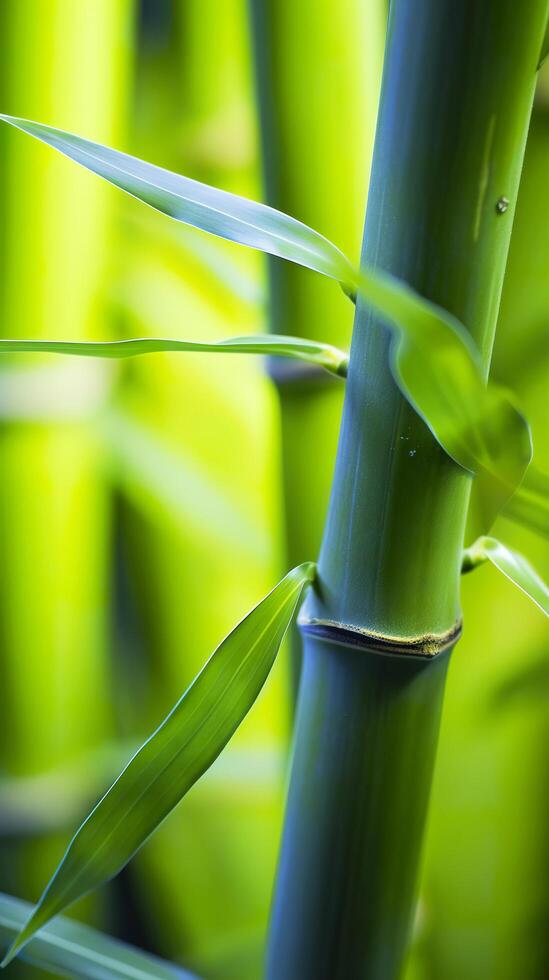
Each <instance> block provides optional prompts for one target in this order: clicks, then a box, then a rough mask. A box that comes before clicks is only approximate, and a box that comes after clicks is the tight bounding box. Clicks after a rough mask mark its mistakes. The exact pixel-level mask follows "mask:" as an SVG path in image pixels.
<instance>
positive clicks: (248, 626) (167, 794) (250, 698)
mask: <svg viewBox="0 0 549 980" xmlns="http://www.w3.org/2000/svg"><path fill="white" fill-rule="evenodd" d="M314 574H315V566H314V564H312V563H310V562H309V563H306V564H304V565H299V566H298V567H297V568H294V569H293V570H292V571H291V572H289V573H288V574H287V575H286V576H285V577H284V578H283V579H282V581H281V582H279V584H278V585H277V586H276V587H275V588H274V589H273V591H272V592H270V593H269V595H267V596H266V597H265V598H264V599H263V600H262V601H261V602H260V603H259V604H258V605H257V606H256V607H255V608H254V609H253V610H252V611H251V612H250V613H248V615H247V616H246V617H245V618H244V619H243V620H242V621H241V622H240V623H239V624H238V626H236V627H235V629H234V630H233V631H232V632H231V633H229V635H228V636H227V637H226V638H225V639H224V640H223V642H222V643H221V644H220V645H219V646H218V648H217V649H216V650H215V652H214V653H213V654H212V656H211V657H210V659H209V660H208V662H207V663H206V665H205V666H204V667H203V669H202V670H201V672H200V673H199V674H198V676H197V677H196V678H195V679H194V681H193V682H192V684H191V686H190V687H189V688H188V690H187V691H186V692H185V694H184V695H183V697H182V698H181V699H180V700H179V701H178V702H177V704H176V705H175V707H174V708H173V710H172V711H171V712H170V714H169V715H168V716H167V718H165V720H164V721H163V722H162V724H161V725H160V727H159V728H158V729H157V730H156V731H155V732H154V734H153V735H152V736H151V737H150V738H149V739H148V740H147V741H146V742H145V743H144V744H143V745H142V746H141V748H140V749H139V751H138V752H137V753H136V755H134V757H133V759H131V761H130V762H129V764H128V765H127V766H126V768H125V769H124V770H123V772H122V773H121V774H120V776H119V777H118V779H117V780H116V782H114V783H113V785H112V786H111V788H110V789H109V790H108V792H107V793H106V794H105V796H104V797H103V799H102V800H100V802H99V803H98V804H97V806H96V807H95V809H94V810H92V812H91V813H90V815H89V817H88V818H87V819H86V820H85V821H84V823H83V824H82V826H81V827H80V829H79V830H78V831H77V833H76V834H75V836H74V838H73V839H72V841H71V843H70V844H69V847H68V849H67V852H66V854H65V856H64V858H63V860H62V861H61V864H60V865H59V867H58V869H57V871H56V872H55V874H54V876H53V878H52V879H51V881H50V883H49V884H48V886H47V888H46V890H45V892H44V894H43V895H42V898H41V899H40V902H39V903H38V905H37V906H36V908H35V910H34V912H33V914H32V915H31V917H30V919H29V921H28V922H27V924H26V925H25V926H24V928H23V929H22V931H21V932H20V933H19V936H18V937H17V939H16V940H15V942H14V943H13V945H12V946H11V948H10V950H9V952H8V954H7V956H6V957H5V959H4V964H3V965H6V964H7V963H9V962H10V961H11V959H13V957H14V956H15V955H17V953H18V952H19V950H20V949H21V948H22V947H23V945H24V944H25V943H26V942H28V940H29V939H30V938H31V937H32V936H33V935H34V934H35V932H36V931H37V930H38V929H40V928H41V927H42V926H44V925H45V924H46V923H47V922H49V920H50V919H51V918H52V917H53V916H54V915H57V914H58V913H59V912H62V911H63V909H65V908H66V907H67V905H70V904H71V903H72V902H74V901H75V900H76V899H77V898H80V896H82V895H84V894H86V893H87V892H89V891H91V889H93V888H97V887H98V886H99V885H101V884H103V883H104V882H106V881H108V880H109V879H110V878H112V877H113V876H114V875H116V874H118V872H119V871H120V870H121V869H122V868H123V867H124V866H125V865H126V864H127V862H128V861H129V860H130V858H131V857H132V856H133V854H135V852H136V851H137V850H138V848H140V847H141V845H142V844H143V843H144V842H145V841H146V840H147V838H148V837H149V836H150V834H152V833H153V831H154V830H156V828H157V827H158V826H159V824H160V823H162V821H163V820H164V818H165V817H166V816H167V815H168V814H169V813H170V811H171V810H173V808H174V807H175V806H176V804H177V803H179V801H180V800H181V798H182V797H183V796H184V795H185V793H186V792H187V791H188V790H189V789H190V788H191V786H193V785H194V783H195V782H196V781H197V779H199V778H200V776H202V775H203V773H204V772H206V770H207V769H208V768H209V767H210V766H211V764H212V762H214V760H215V759H216V758H217V756H218V755H219V753H220V752H221V750H222V749H223V747H224V746H225V745H226V744H227V742H228V741H229V739H230V738H231V736H232V735H233V734H234V732H235V731H236V729H237V728H238V726H239V725H240V722H241V721H242V719H243V718H244V716H245V715H246V714H247V712H248V711H249V709H250V708H251V706H252V704H253V703H254V701H255V699H256V698H257V696H258V694H259V692H260V690H261V688H262V687H263V684H264V683H265V680H266V678H267V675H268V673H269V671H270V669H271V667H272V664H273V661H274V659H275V657H276V654H277V652H278V649H279V647H280V644H281V643H282V640H283V638H284V634H285V633H286V630H287V629H288V626H289V624H290V622H291V619H292V617H293V614H294V612H295V609H296V606H297V603H298V601H299V598H300V595H301V592H302V590H303V587H304V586H305V585H307V584H308V583H310V582H311V581H312V580H313V578H314Z"/></svg>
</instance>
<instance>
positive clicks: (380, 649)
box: [298, 613, 463, 660]
mask: <svg viewBox="0 0 549 980" xmlns="http://www.w3.org/2000/svg"><path fill="white" fill-rule="evenodd" d="M462 625H463V624H462V621H461V619H459V620H458V621H457V622H456V623H454V625H453V626H452V627H451V628H450V629H449V630H446V632H444V633H425V634H424V635H423V636H391V635H386V634H383V633H379V632H376V631H374V630H369V629H365V628H364V627H360V626H352V625H349V624H348V623H338V622H335V621H334V620H329V619H317V618H309V617H308V616H307V615H305V614H303V613H302V614H301V615H300V616H299V618H298V626H299V628H300V630H301V632H302V633H306V634H308V635H309V636H314V637H315V638H316V639H318V640H327V641H329V642H330V643H337V644H338V646H345V647H352V648H354V649H361V650H363V651H364V652H366V653H382V654H385V655H388V656H392V657H395V656H396V657H402V656H405V657H407V658H409V657H418V658H422V659H428V660H432V659H433V658H434V657H437V656H438V655H439V654H441V653H444V652H445V651H446V650H448V649H450V648H451V647H453V646H455V644H456V643H457V641H458V640H459V638H460V636H461V631H462Z"/></svg>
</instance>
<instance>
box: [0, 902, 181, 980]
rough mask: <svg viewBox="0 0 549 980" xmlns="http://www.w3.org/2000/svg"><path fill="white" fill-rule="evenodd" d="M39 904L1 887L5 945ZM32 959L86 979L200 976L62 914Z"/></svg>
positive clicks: (30, 951) (29, 950)
mask: <svg viewBox="0 0 549 980" xmlns="http://www.w3.org/2000/svg"><path fill="white" fill-rule="evenodd" d="M32 909H33V906H32V905H31V904H30V903H29V902H23V901H21V900H20V899H18V898H12V896H11V895H5V894H3V893H1V892H0V945H1V947H2V948H3V949H5V948H6V946H7V945H8V943H9V942H10V941H11V940H12V939H13V936H14V935H16V934H17V933H18V932H19V930H20V929H21V928H22V927H23V925H24V924H25V922H26V921H27V919H28V917H29V915H30V913H31V912H32ZM23 958H24V959H25V960H27V962H29V963H32V964H33V965H34V966H37V967H39V968H40V969H42V970H47V972H48V973H53V974H55V975H56V976H59V974H60V973H61V974H62V975H64V976H68V977H84V978H86V980H196V978H195V977H194V975H193V974H191V973H188V971H187V970H183V969H182V968H181V967H179V966H175V965H174V964H172V963H167V962H165V960H161V959H159V958H158V957H157V956H152V955H151V954H150V953H143V952H142V951H141V950H139V949H136V948H135V947H134V946H129V945H128V944H127V943H121V942H119V941H118V940H116V939H111V937H110V936H105V935H103V933H101V932H98V931H97V930H96V929H90V928H89V926H83V925H80V923H79V922H74V921H71V920H70V919H64V918H61V919H58V920H57V922H54V923H52V924H51V925H49V926H47V927H46V928H45V929H42V930H41V931H40V932H39V934H38V935H37V936H35V938H34V939H33V940H32V941H31V942H30V943H29V945H28V946H27V947H26V949H25V952H24V954H23Z"/></svg>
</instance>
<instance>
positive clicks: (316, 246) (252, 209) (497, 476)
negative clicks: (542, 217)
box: [0, 115, 532, 527]
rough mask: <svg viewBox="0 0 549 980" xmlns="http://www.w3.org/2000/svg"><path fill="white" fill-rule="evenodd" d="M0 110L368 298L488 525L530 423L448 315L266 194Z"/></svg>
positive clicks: (115, 176)
mask: <svg viewBox="0 0 549 980" xmlns="http://www.w3.org/2000/svg"><path fill="white" fill-rule="evenodd" d="M0 119H3V120H4V121H5V122H7V123H9V124H10V125H12V126H15V127H16V128H18V129H21V130H22V131H23V132H26V133H29V134H30V135H31V136H34V137H36V138H37V139H39V140H42V141H43V142H45V143H47V144H49V145H50V146H52V147H54V148H55V149H57V150H59V151H60V152H61V153H63V154H65V155H66V156H68V157H70V158H71V159H73V160H75V161H76V162H78V163H80V164H81V165H82V166H84V167H87V168H88V169H89V170H92V171H94V172H95V173H97V174H99V175H100V176H102V177H104V178H105V179H106V180H108V181H110V182H111V183H112V184H115V185H116V186H117V187H120V188H122V189H123V190H125V191H127V192H128V193H130V194H132V195H133V196H134V197H137V198H139V199H140V200H142V201H144V202H145V203H147V204H149V205H151V206H152V207H154V208H156V209H157V210H159V211H163V212H164V213H165V214H168V215H170V216H171V217H174V218H176V219H177V220H179V221H182V222H184V223H186V224H190V225H194V226H195V227H198V228H201V229H202V230H203V231H207V232H210V233H212V234H215V235H218V236H220V237H221V238H227V239H230V240H232V241H235V242H239V243H240V244H244V245H248V246H250V247H252V248H256V249H260V250H261V251H264V252H268V253H270V254H272V255H278V256H280V257H281V258H285V259H288V260H289V261H291V262H296V263H298V264H299V265H303V266H306V267H308V268H310V269H313V270H314V271H316V272H320V273H322V274H323V275H326V276H329V277H331V278H333V279H336V280H337V281H338V282H339V283H340V284H341V286H342V288H343V289H344V291H345V292H346V293H348V295H349V296H351V297H352V298H354V297H356V296H357V295H360V296H361V297H362V298H363V299H364V300H365V301H366V302H367V303H369V304H371V305H372V306H373V307H374V308H375V309H376V310H377V312H378V313H379V314H381V316H383V317H384V318H385V319H387V321H388V322H389V324H390V325H391V326H392V327H393V328H396V342H395V344H394V346H393V368H394V374H395V378H396V380H397V383H398V384H399V386H400V387H401V389H402V391H403V393H404V395H405V397H406V398H408V400H409V401H410V402H411V404H412V405H413V406H414V408H415V409H416V410H417V411H418V412H419V414H420V415H421V416H422V418H423V419H424V420H425V422H426V423H427V425H428V426H429V427H430V429H431V431H432V432H433V435H434V436H435V438H436V439H437V440H438V441H439V443H440V445H441V446H442V447H443V448H444V449H445V450H446V452H447V453H448V454H449V455H450V456H451V457H452V458H453V459H454V460H455V461H456V462H457V463H458V464H459V465H460V466H463V467H464V468H465V469H468V470H470V471H471V472H472V473H475V474H476V475H477V476H478V477H479V478H480V479H481V480H483V481H484V482H485V483H486V485H487V487H488V489H489V491H490V492H489V493H487V494H485V495H483V496H484V497H485V498H486V499H488V500H490V499H491V500H492V501H493V503H492V505H491V506H490V509H489V511H488V512H487V514H486V518H485V519H486V524H487V527H489V526H490V525H491V523H492V521H493V519H494V517H495V515H496V513H497V512H499V510H501V508H502V506H503V505H504V504H505V503H506V501H507V500H508V499H509V497H510V496H511V495H512V494H513V492H514V491H515V490H516V488H517V486H518V485H519V484H520V481H521V479H522V477H523V475H524V472H525V470H526V467H527V466H528V463H529V461H530V458H531V453H532V447H531V439H530V430H529V427H528V424H527V422H526V420H525V419H524V418H523V416H522V415H521V413H520V412H519V411H518V410H517V409H516V407H515V406H514V404H513V402H512V401H511V399H510V398H509V396H508V395H507V393H506V392H504V391H502V390H501V389H499V388H497V387H495V386H493V385H490V386H487V385H486V382H485V378H484V375H483V370H482V365H481V364H480V360H479V356H478V352H477V351H476V349H475V346H474V344H473V343H472V340H471V338H470V336H469V334H468V333H467V331H466V330H465V328H464V327H463V326H462V325H461V324H460V323H459V322H458V321H457V320H456V319H455V318H454V317H452V316H450V314H448V313H447V312H446V311H444V310H442V309H440V308H439V307H437V306H436V305H435V304H433V303H430V302H429V301H427V300H425V299H423V298H422V297H420V296H419V295H418V294H417V293H416V292H415V291H414V290H412V289H411V288H410V287H409V286H407V285H406V284H405V283H402V282H399V281H398V280H395V279H394V278H393V277H391V276H389V275H386V274H384V273H382V272H379V271H378V270H371V269H369V270H362V271H358V270H357V269H355V268H353V266H352V265H351V263H350V262H349V260H348V259H347V258H346V257H345V256H344V255H343V253H342V252H340V250H339V249H338V248H336V246H335V245H333V244H332V243H331V242H329V241H328V240H327V239H326V238H324V236H322V235H320V234H319V233H318V232H316V231H313V230H312V229H311V228H308V227H307V226H306V225H304V224H303V223H302V222H300V221H297V220H296V219H295V218H291V217H289V216H288V215H285V214H282V213H281V212H279V211H276V210H274V209H273V208H270V207H267V206H266V205H264V204H258V203H257V202H254V201H248V200H245V199H244V198H241V197H238V196H236V195H234V194H228V193H226V192H224V191H220V190H218V189H216V188H213V187H209V186H207V185H205V184H200V183H198V182H197V181H193V180H190V179H189V178H187V177H181V176H179V175H177V174H172V173H170V172H169V171H166V170H163V169H162V168H160V167H155V166H153V165H152V164H148V163H144V162H143V161H141V160H138V159H137V158H135V157H131V156H129V155H128V154H125V153H119V152H117V151H116V150H112V149H109V148H107V147H104V146H101V145H99V144H97V143H92V142H90V141H89V140H85V139H82V138H81V137H79V136H74V135H73V134H71V133H66V132H64V131H62V130H59V129H54V128H53V127H51V126H45V125H43V124H41V123H35V122H31V121H29V120H25V119H18V118H15V117H12V116H5V115H0Z"/></svg>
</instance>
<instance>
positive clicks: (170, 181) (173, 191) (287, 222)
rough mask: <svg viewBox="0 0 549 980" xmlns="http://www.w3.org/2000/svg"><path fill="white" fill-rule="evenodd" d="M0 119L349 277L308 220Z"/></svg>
mask: <svg viewBox="0 0 549 980" xmlns="http://www.w3.org/2000/svg"><path fill="white" fill-rule="evenodd" d="M0 119H3V120H4V122H7V123H9V124H10V125H12V126H15V127H16V128H17V129H20V130H22V131H23V132H24V133H28V134H29V135H30V136H34V137H36V139H39V140H42V142H44V143H47V144H48V145H49V146H52V147H54V149H56V150H59V151H60V152H61V153H63V154H65V156H68V157H70V158H71V160H75V161H76V162H77V163H80V164H81V165H82V166H83V167H86V168H87V169H88V170H91V171H93V172H94V173H96V174H98V175H99V176H100V177H103V178H104V179H105V180H108V181H109V182H110V183H111V184H114V185H115V186H116V187H120V188H121V189H122V190H124V191H127V193H128V194H131V195H132V196H133V197H136V198H138V199H139V200H140V201H144V203H145V204H148V205H150V207H152V208H155V209H156V210H157V211H162V212H163V213H164V214H167V215H169V217H171V218H175V219H176V220H177V221H183V222H184V223H185V224H189V225H194V227H195V228H200V229H202V231H207V232H210V233H211V234H214V235H218V236H219V237H220V238H226V239H229V240H230V241H233V242H239V243H240V244H241V245H248V246H250V247H251V248H257V249H259V250H260V251H263V252H269V253H270V254H271V255H278V256H280V258H283V259H288V260H289V261H290V262H296V263H297V264H298V265H303V266H306V267H307V268H309V269H314V270H315V271H317V272H321V273H323V275H325V276H330V277H331V278H332V279H336V280H337V281H338V282H339V281H341V282H344V283H347V282H349V283H350V282H351V278H352V276H351V273H352V270H351V265H350V263H349V260H348V259H347V258H346V257H345V256H344V255H343V253H342V252H340V250H339V249H338V248H336V246H335V245H333V244H332V242H329V241H328V239H326V238H324V236H323V235H321V234H319V232H317V231H313V229H312V228H309V227H308V226H307V225H305V224H303V223H302V222H301V221H298V220H297V219H296V218H291V217H290V216H289V215H287V214H282V213H281V212H280V211H276V210H275V209H274V208H270V207H268V205H266V204H258V203H257V202H256V201H249V200H247V199H246V198H244V197H240V196H239V195H237V194H231V193H229V192H228V191H221V190H218V188H216V187H210V186H209V185H208V184H202V183H200V182H199V181H197V180H191V179H190V178H189V177H182V176H181V175H180V174H174V173H172V172H170V171H169V170H164V169H163V168H162V167H157V166H154V164H152V163H145V162H144V161H143V160H139V159H138V158H137V157H133V156H130V155H129V154H128V153H121V152H120V151H118V150H113V149H111V148H109V147H106V146H102V145H101V144H99V143H93V142H91V141H90V140H86V139H83V138H82V137H80V136H75V135H74V134H73V133H67V132H65V131H64V130H61V129H54V128H53V127H52V126H45V125H43V124H42V123H37V122H32V121H31V120H29V119H18V118H16V117H15V116H5V115H1V114H0Z"/></svg>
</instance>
